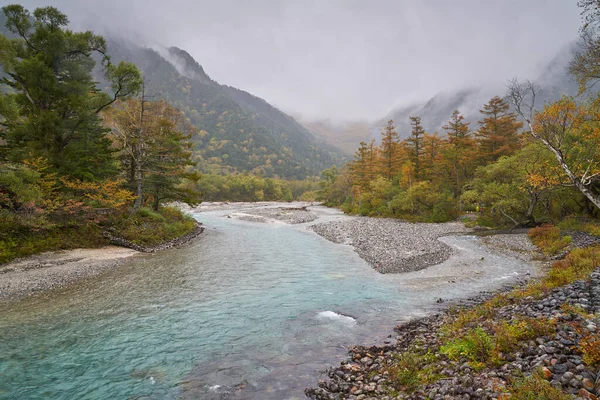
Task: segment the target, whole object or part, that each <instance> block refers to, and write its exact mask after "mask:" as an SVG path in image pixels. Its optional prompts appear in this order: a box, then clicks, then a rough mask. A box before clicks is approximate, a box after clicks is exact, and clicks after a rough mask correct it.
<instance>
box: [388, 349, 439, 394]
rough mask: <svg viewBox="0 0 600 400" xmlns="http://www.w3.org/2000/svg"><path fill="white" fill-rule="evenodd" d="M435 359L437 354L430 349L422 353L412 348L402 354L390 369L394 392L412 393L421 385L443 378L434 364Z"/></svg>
mask: <svg viewBox="0 0 600 400" xmlns="http://www.w3.org/2000/svg"><path fill="white" fill-rule="evenodd" d="M435 361H436V356H435V354H433V353H432V352H430V351H428V352H427V353H425V354H420V353H418V352H417V351H416V350H412V351H407V352H405V353H403V354H401V355H400V356H399V357H398V361H397V363H396V364H395V365H394V366H392V367H390V368H389V369H388V373H389V377H390V382H391V386H392V390H393V392H396V391H402V392H408V393H412V392H414V391H415V390H416V389H417V388H418V387H419V386H421V385H427V384H429V383H432V382H436V381H438V380H440V379H441V378H443V376H442V375H440V373H439V372H438V369H437V367H436V366H435V364H434V362H435Z"/></svg>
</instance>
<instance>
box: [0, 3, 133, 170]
mask: <svg viewBox="0 0 600 400" xmlns="http://www.w3.org/2000/svg"><path fill="white" fill-rule="evenodd" d="M2 11H3V12H4V14H5V16H6V27H7V29H8V30H9V31H10V32H11V33H12V34H14V35H15V36H16V38H15V39H8V38H6V37H5V36H2V35H0V64H1V65H2V69H3V72H4V75H3V76H2V78H1V79H0V84H1V85H2V86H3V87H4V90H0V93H1V94H0V112H2V118H0V124H1V125H2V127H3V129H0V135H1V136H0V140H4V141H5V151H4V152H3V154H2V157H4V159H5V160H10V161H13V162H22V161H23V160H24V159H26V158H27V157H30V156H34V157H39V156H41V157H44V158H46V159H48V161H49V163H50V165H51V166H52V167H53V169H54V170H55V171H58V172H59V173H60V174H61V175H70V176H74V177H77V178H80V179H84V180H93V179H99V178H102V177H107V176H110V175H111V174H114V172H115V171H114V169H113V163H112V160H111V151H110V141H109V140H108V139H107V138H106V131H105V129H104V128H103V127H102V125H101V121H100V117H99V113H100V112H101V111H102V110H104V109H106V108H107V107H108V106H110V105H111V104H112V103H114V102H115V101H116V100H118V99H120V98H124V97H127V96H130V95H132V94H134V93H136V92H137V90H138V89H139V87H140V82H141V80H140V73H139V71H138V69H137V68H136V67H135V65H133V64H131V63H124V62H122V63H120V64H119V65H117V66H115V65H113V64H112V63H111V62H110V58H109V57H108V55H107V48H106V42H105V40H104V38H102V37H101V36H98V35H95V34H93V33H92V32H89V31H88V32H73V31H70V30H68V29H65V28H64V27H65V26H67V24H68V22H69V20H68V18H67V16H66V15H64V14H62V13H61V12H60V11H58V10H57V9H56V8H54V7H43V8H37V9H35V11H34V12H33V15H31V14H30V13H29V12H28V11H27V10H26V9H24V8H23V7H22V6H20V5H9V6H5V7H3V8H2ZM95 58H98V59H99V60H100V62H101V64H102V66H103V69H104V73H105V77H106V79H107V80H108V81H109V82H110V85H111V88H112V93H111V94H110V95H109V94H107V93H104V92H102V91H100V90H98V88H97V86H96V82H95V81H94V79H93V77H92V69H93V68H94V65H95Z"/></svg>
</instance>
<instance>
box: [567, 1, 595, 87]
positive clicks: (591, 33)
mask: <svg viewBox="0 0 600 400" xmlns="http://www.w3.org/2000/svg"><path fill="white" fill-rule="evenodd" d="M577 4H578V5H579V7H580V8H581V9H582V12H581V15H582V17H583V25H582V26H581V29H580V32H581V40H580V42H579V50H578V51H577V52H576V53H575V56H574V57H573V60H572V61H571V64H570V66H569V70H570V72H571V74H572V75H573V76H574V77H575V78H576V79H577V83H578V84H579V92H580V94H581V93H584V92H586V91H588V90H590V89H591V88H592V87H594V85H595V84H596V83H597V82H598V79H600V37H599V35H598V25H599V22H600V2H599V1H598V0H579V1H578V2H577Z"/></svg>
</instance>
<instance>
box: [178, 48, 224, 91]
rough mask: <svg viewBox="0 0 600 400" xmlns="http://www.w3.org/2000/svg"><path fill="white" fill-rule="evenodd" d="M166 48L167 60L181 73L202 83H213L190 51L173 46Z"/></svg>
mask: <svg viewBox="0 0 600 400" xmlns="http://www.w3.org/2000/svg"><path fill="white" fill-rule="evenodd" d="M167 50H168V54H167V56H168V61H169V62H171V64H173V65H174V66H175V68H177V71H179V73H180V74H181V75H183V76H185V77H186V78H189V79H194V80H197V81H200V82H202V83H207V84H209V83H213V80H212V79H210V77H209V76H208V75H207V74H206V72H204V68H202V65H200V64H199V63H198V61H196V60H195V59H194V57H192V56H191V55H190V53H188V52H187V51H185V50H182V49H180V48H179V47H175V46H172V47H169V48H168V49H167Z"/></svg>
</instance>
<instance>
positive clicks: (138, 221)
mask: <svg viewBox="0 0 600 400" xmlns="http://www.w3.org/2000/svg"><path fill="white" fill-rule="evenodd" d="M110 225H111V226H113V227H114V228H115V230H116V235H117V236H120V237H122V238H123V239H126V240H128V241H130V242H132V243H135V244H138V245H142V246H156V245H158V244H160V243H163V242H166V241H169V240H172V239H175V238H177V237H180V236H184V235H186V234H188V233H190V232H192V231H193V230H194V229H195V228H196V221H195V220H194V219H193V218H191V217H189V216H187V215H185V214H183V213H182V212H181V211H179V210H178V209H175V208H172V207H161V208H160V209H159V210H158V211H153V210H151V209H149V208H146V207H142V208H140V210H139V211H138V212H137V213H136V214H133V215H128V214H126V215H121V216H118V217H117V218H114V219H112V221H110Z"/></svg>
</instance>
